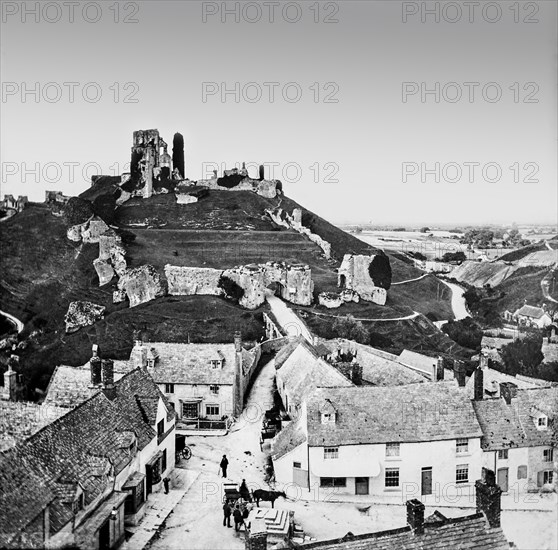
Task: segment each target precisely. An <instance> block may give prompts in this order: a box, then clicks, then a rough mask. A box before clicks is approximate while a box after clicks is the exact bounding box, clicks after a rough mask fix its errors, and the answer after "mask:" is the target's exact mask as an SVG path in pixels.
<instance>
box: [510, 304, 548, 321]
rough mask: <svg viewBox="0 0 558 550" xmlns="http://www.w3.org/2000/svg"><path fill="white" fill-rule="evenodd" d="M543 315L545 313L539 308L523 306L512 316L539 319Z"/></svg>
mask: <svg viewBox="0 0 558 550" xmlns="http://www.w3.org/2000/svg"><path fill="white" fill-rule="evenodd" d="M544 314H545V311H544V309H543V308H541V307H536V306H528V305H527V304H525V305H524V306H522V307H520V308H519V309H518V310H517V311H516V312H515V313H514V315H523V316H524V317H532V318H533V319H540V318H541V317H542V316H543V315H544Z"/></svg>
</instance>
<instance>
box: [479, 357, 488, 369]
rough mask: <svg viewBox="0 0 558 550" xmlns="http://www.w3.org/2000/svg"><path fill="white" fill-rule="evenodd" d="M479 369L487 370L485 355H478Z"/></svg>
mask: <svg viewBox="0 0 558 550" xmlns="http://www.w3.org/2000/svg"><path fill="white" fill-rule="evenodd" d="M479 367H480V368H481V369H487V368H488V355H485V354H484V353H481V354H480V361H479Z"/></svg>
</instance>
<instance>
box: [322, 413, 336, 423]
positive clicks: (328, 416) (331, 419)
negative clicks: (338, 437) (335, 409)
mask: <svg viewBox="0 0 558 550" xmlns="http://www.w3.org/2000/svg"><path fill="white" fill-rule="evenodd" d="M322 424H335V413H322Z"/></svg>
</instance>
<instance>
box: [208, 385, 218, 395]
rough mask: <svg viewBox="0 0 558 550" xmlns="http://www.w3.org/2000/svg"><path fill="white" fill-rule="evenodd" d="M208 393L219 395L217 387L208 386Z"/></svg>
mask: <svg viewBox="0 0 558 550" xmlns="http://www.w3.org/2000/svg"><path fill="white" fill-rule="evenodd" d="M209 391H210V392H211V393H213V394H215V395H218V394H219V386H209Z"/></svg>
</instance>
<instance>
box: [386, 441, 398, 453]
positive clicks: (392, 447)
mask: <svg viewBox="0 0 558 550" xmlns="http://www.w3.org/2000/svg"><path fill="white" fill-rule="evenodd" d="M399 450H400V449H399V443H386V456H399Z"/></svg>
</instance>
